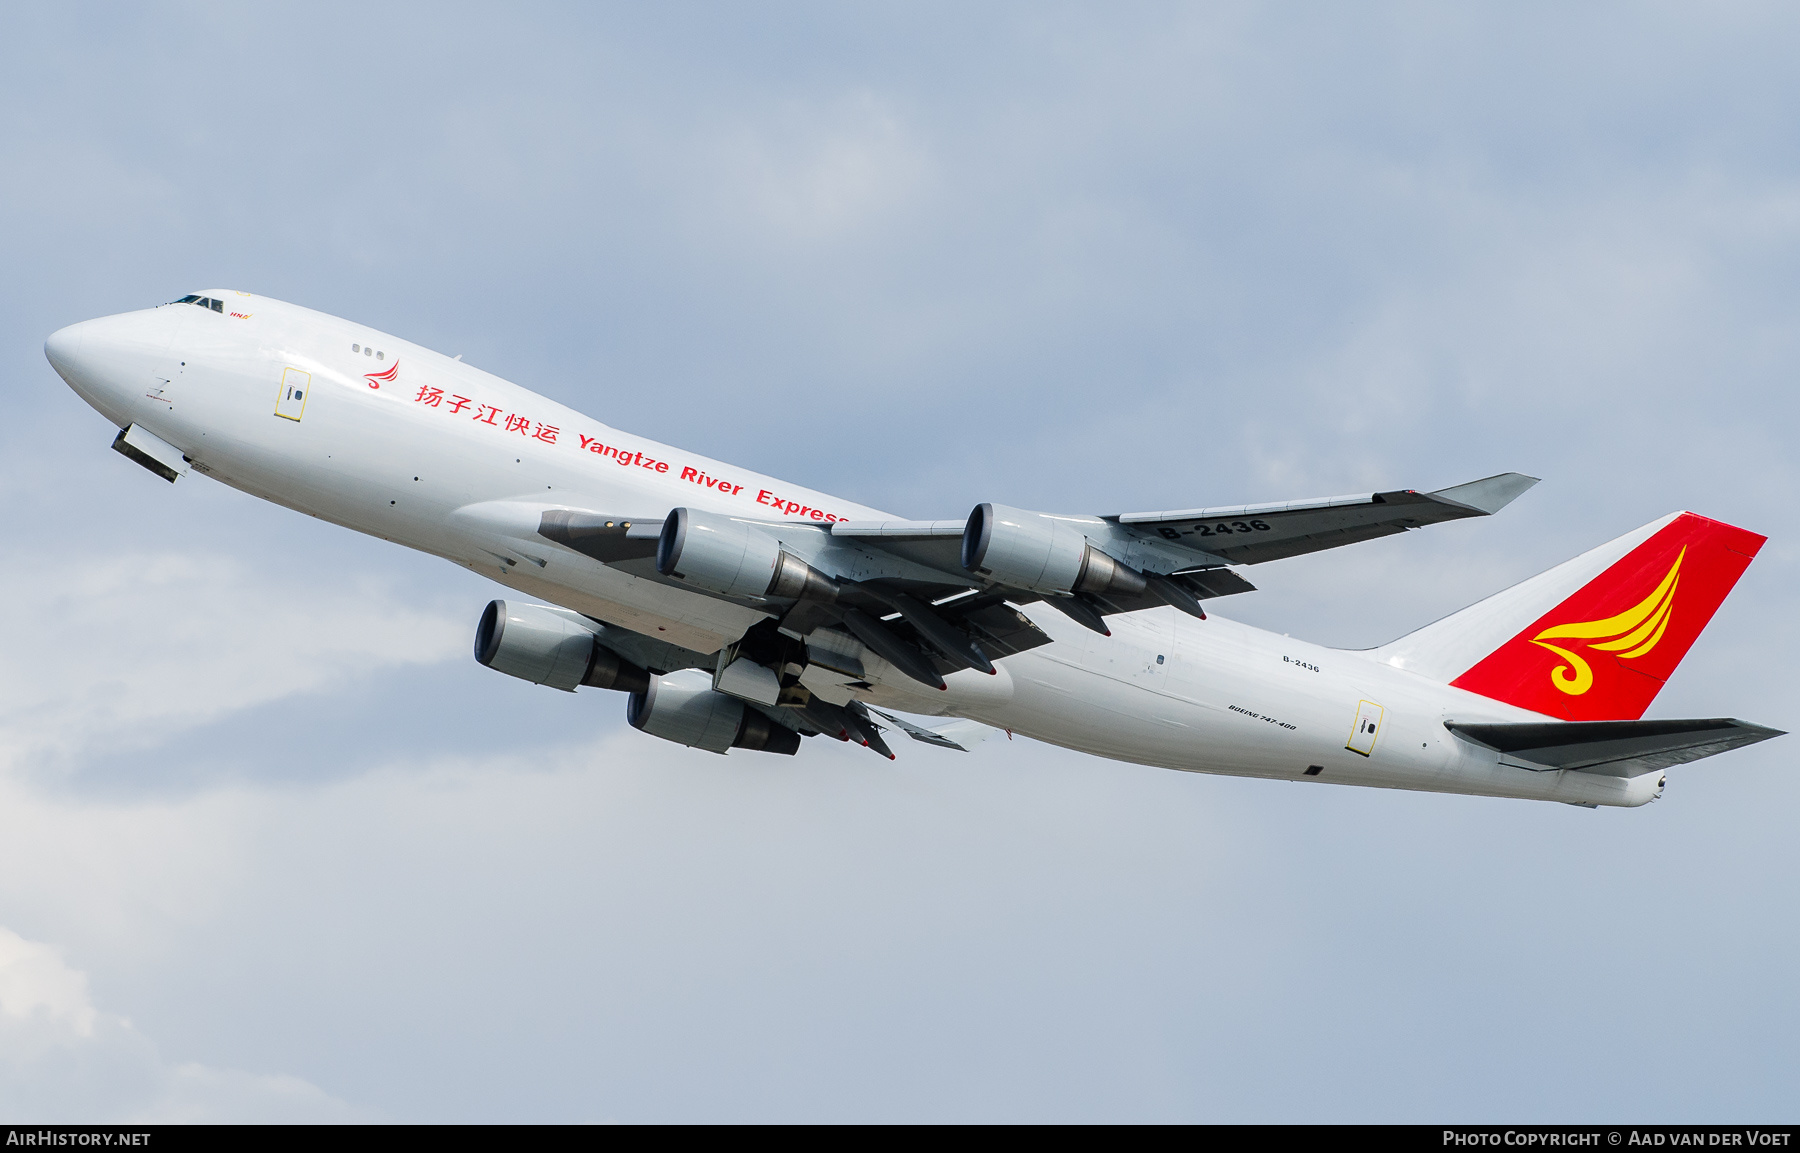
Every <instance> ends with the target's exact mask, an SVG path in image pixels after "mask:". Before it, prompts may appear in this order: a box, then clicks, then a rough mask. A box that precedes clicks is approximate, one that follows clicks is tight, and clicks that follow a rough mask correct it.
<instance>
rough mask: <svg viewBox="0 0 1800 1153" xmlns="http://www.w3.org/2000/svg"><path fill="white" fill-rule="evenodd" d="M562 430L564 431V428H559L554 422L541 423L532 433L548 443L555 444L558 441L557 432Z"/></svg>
mask: <svg viewBox="0 0 1800 1153" xmlns="http://www.w3.org/2000/svg"><path fill="white" fill-rule="evenodd" d="M560 431H562V430H561V429H559V428H557V427H556V426H555V425H554V424H542V423H540V424H539V425H538V426H537V431H536V432H534V433H532V434H531V435H532V436H533V437H535V438H536V439H538V440H541V441H543V442H545V443H546V444H555V443H556V434H557V433H558V432H560Z"/></svg>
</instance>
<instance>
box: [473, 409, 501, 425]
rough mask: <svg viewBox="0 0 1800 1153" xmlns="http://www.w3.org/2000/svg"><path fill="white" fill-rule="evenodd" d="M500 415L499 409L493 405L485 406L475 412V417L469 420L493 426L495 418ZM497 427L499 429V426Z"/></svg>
mask: <svg viewBox="0 0 1800 1153" xmlns="http://www.w3.org/2000/svg"><path fill="white" fill-rule="evenodd" d="M499 415H500V410H499V409H497V408H495V407H494V406H493V405H491V404H484V405H482V406H481V407H480V408H477V409H476V410H475V415H474V416H472V417H470V418H469V419H471V420H476V421H480V422H481V423H482V424H493V423H494V418H495V417H496V416H499ZM495 427H499V426H498V425H496V426H495Z"/></svg>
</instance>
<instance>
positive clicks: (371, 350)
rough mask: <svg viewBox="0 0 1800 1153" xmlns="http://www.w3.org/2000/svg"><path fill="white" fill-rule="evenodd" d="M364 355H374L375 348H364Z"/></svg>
mask: <svg viewBox="0 0 1800 1153" xmlns="http://www.w3.org/2000/svg"><path fill="white" fill-rule="evenodd" d="M363 355H364V356H374V355H375V350H374V349H372V348H365V349H363Z"/></svg>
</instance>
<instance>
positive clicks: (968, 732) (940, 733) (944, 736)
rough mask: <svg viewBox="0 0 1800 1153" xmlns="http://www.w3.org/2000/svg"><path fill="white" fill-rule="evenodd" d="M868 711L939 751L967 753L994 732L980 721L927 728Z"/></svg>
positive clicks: (886, 714)
mask: <svg viewBox="0 0 1800 1153" xmlns="http://www.w3.org/2000/svg"><path fill="white" fill-rule="evenodd" d="M869 711H870V712H872V713H874V714H875V715H876V716H878V717H880V718H881V719H882V720H884V721H886V722H888V723H889V724H891V725H893V726H894V727H895V728H897V729H899V730H900V731H901V732H903V733H905V734H906V735H907V736H909V737H911V738H912V739H913V740H915V741H924V742H925V743H926V744H928V745H936V746H938V747H939V748H940V749H955V750H957V751H958V752H962V753H966V752H968V751H969V750H970V749H973V748H974V747H975V746H976V745H978V744H980V743H981V742H982V741H985V740H987V739H988V737H989V736H991V735H992V734H993V732H994V730H993V729H992V728H990V727H988V726H987V725H984V724H982V723H981V722H980V721H966V720H965V721H949V722H947V723H945V724H939V725H931V726H929V727H928V726H925V725H921V724H917V723H915V722H913V721H909V720H906V719H904V718H902V717H897V716H895V715H894V714H893V713H890V712H885V711H883V710H881V709H870V710H869Z"/></svg>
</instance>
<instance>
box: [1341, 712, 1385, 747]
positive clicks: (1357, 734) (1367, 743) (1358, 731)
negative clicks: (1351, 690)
mask: <svg viewBox="0 0 1800 1153" xmlns="http://www.w3.org/2000/svg"><path fill="white" fill-rule="evenodd" d="M1386 713H1387V710H1386V709H1383V708H1382V707H1381V706H1380V705H1378V704H1376V703H1375V702H1374V701H1358V702H1356V727H1355V728H1353V729H1351V730H1350V740H1349V741H1348V742H1347V743H1346V744H1345V745H1344V747H1345V748H1346V749H1349V750H1350V751H1351V752H1353V753H1360V754H1361V755H1363V756H1365V757H1366V756H1369V755H1371V754H1372V753H1374V751H1375V740H1376V738H1377V737H1379V736H1381V720H1382V718H1383V717H1384V716H1385V715H1386Z"/></svg>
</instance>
